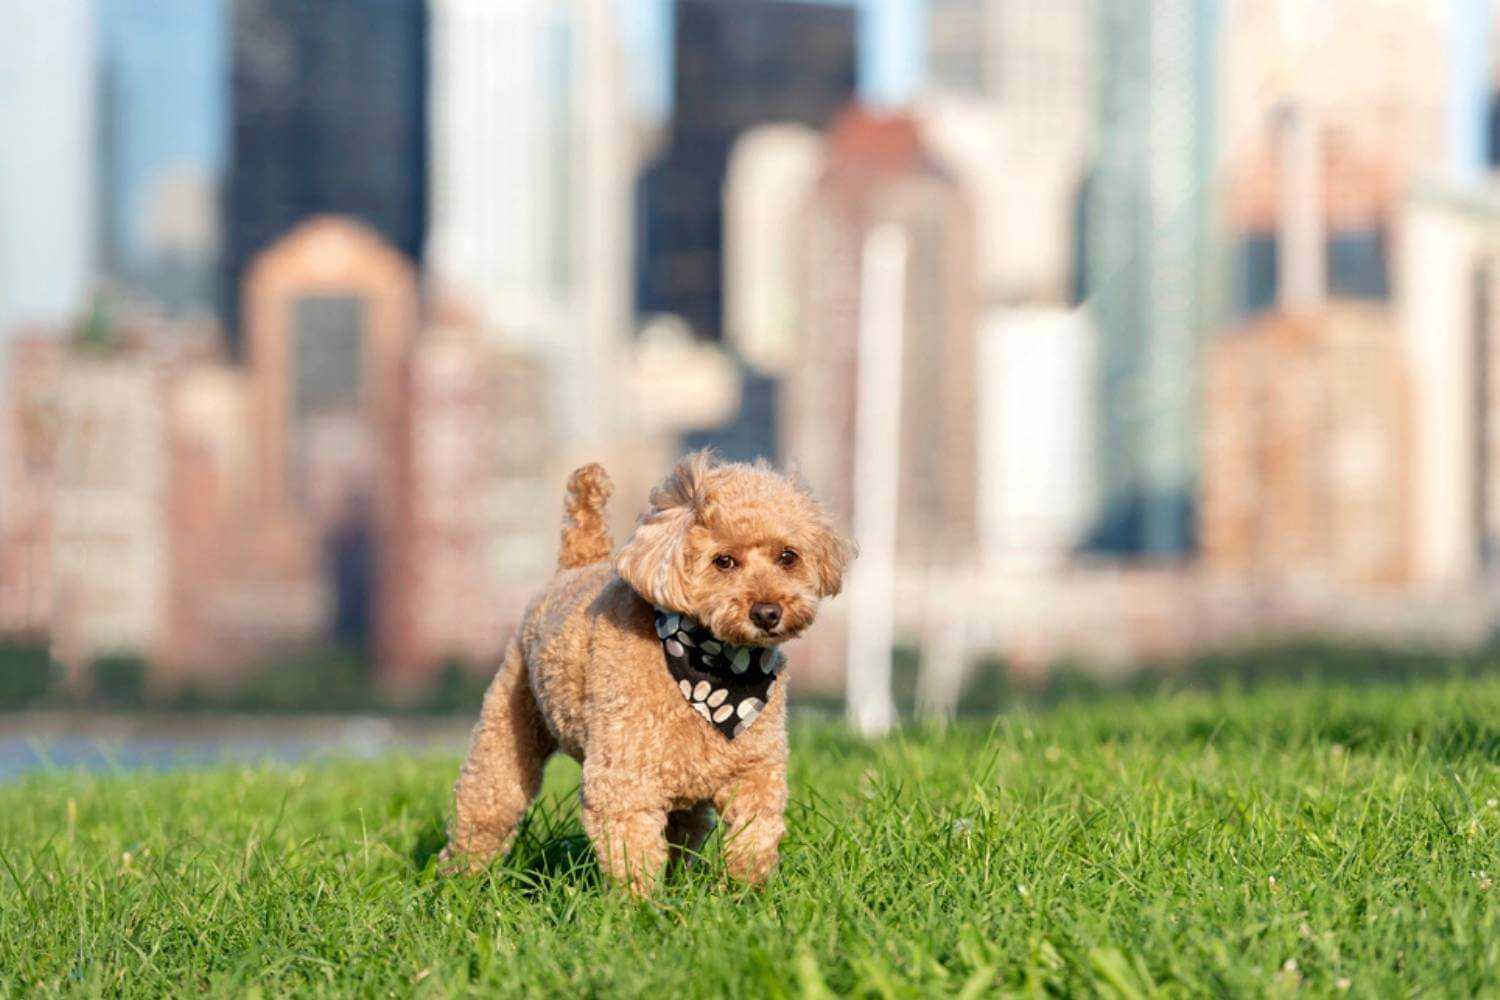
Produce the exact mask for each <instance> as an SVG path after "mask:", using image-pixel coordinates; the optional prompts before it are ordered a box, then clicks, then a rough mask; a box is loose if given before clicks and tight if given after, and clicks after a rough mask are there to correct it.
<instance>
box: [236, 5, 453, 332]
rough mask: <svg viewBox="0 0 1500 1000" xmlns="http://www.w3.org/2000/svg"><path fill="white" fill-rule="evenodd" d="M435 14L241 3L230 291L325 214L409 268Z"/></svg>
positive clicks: (421, 217)
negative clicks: (355, 226)
mask: <svg viewBox="0 0 1500 1000" xmlns="http://www.w3.org/2000/svg"><path fill="white" fill-rule="evenodd" d="M426 34H427V5H426V2H425V0H318V2H316V3H314V2H311V0H234V11H233V20H232V28H231V38H232V43H231V44H232V52H233V56H232V76H231V81H232V82H231V91H230V95H231V98H230V99H231V104H230V146H229V163H228V179H227V186H228V194H227V196H226V197H225V199H224V220H223V234H224V241H225V247H224V282H225V289H226V294H227V296H228V300H229V303H230V307H231V308H230V310H229V315H230V322H231V327H234V326H236V324H237V319H238V316H239V309H240V295H241V287H240V285H241V282H242V281H243V280H244V271H245V268H246V267H247V265H248V263H249V261H250V259H251V258H252V257H253V256H254V255H255V254H257V253H259V252H260V251H261V250H264V249H265V248H266V247H267V246H269V245H270V244H271V243H272V242H274V241H275V240H277V239H279V238H281V237H282V236H283V235H285V234H286V233H287V231H288V230H290V229H291V228H292V227H293V226H296V225H297V224H298V223H300V222H302V221H303V220H305V219H307V218H308V217H310V216H313V215H318V214H324V213H326V214H338V215H346V216H350V217H353V218H355V219H358V220H360V221H361V222H362V223H364V224H365V225H367V226H369V227H370V228H371V229H373V230H374V231H375V232H376V233H378V234H380V236H381V238H383V239H385V240H387V241H389V242H390V243H391V244H393V245H394V246H395V248H396V249H397V250H398V251H400V252H401V253H402V254H404V255H405V256H407V257H408V258H410V259H413V260H416V259H419V258H420V255H421V250H422V238H423V235H424V230H425V227H426V203H427V195H426V182H425V177H426V158H427V92H426V88H427V38H426Z"/></svg>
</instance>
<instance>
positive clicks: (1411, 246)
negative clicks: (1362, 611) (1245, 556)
mask: <svg viewBox="0 0 1500 1000" xmlns="http://www.w3.org/2000/svg"><path fill="white" fill-rule="evenodd" d="M1399 236H1400V241H1401V246H1402V248H1403V252H1402V254H1401V256H1400V269H1399V270H1398V272H1397V275H1396V295H1397V301H1398V304H1399V315H1400V324H1401V333H1402V339H1403V342H1404V344H1405V347H1406V351H1407V358H1408V361H1409V365H1410V372H1411V381H1412V444H1411V469H1410V477H1411V482H1412V492H1413V496H1412V508H1413V511H1412V516H1413V522H1412V528H1413V540H1412V546H1413V552H1412V562H1413V566H1412V571H1413V576H1414V578H1415V579H1416V580H1417V581H1418V582H1419V583H1425V584H1429V585H1435V586H1439V587H1442V586H1463V585H1466V584H1470V583H1472V582H1474V581H1476V580H1477V579H1479V577H1480V575H1481V574H1482V573H1483V574H1485V575H1488V573H1487V571H1492V570H1493V567H1494V566H1495V560H1496V558H1497V556H1500V380H1497V376H1500V188H1496V187H1495V185H1494V184H1493V183H1491V184H1490V185H1488V186H1486V187H1483V188H1475V189H1470V190H1463V191H1460V190H1456V189H1451V188H1440V187H1430V188H1424V189H1420V190H1419V191H1418V192H1417V193H1416V195H1415V196H1414V197H1413V199H1412V200H1411V202H1410V203H1409V204H1408V206H1407V208H1406V211H1405V213H1404V215H1403V217H1402V220H1401V231H1400V234H1399Z"/></svg>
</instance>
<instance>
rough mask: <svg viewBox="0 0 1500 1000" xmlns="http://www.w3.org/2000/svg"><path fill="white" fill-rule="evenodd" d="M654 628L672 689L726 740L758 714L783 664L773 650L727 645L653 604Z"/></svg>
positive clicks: (703, 629) (671, 612) (768, 698)
mask: <svg viewBox="0 0 1500 1000" xmlns="http://www.w3.org/2000/svg"><path fill="white" fill-rule="evenodd" d="M656 634H657V636H658V637H659V638H660V639H661V646H662V650H663V651H664V652H665V653H666V655H667V670H668V671H670V672H671V674H672V679H673V680H675V681H676V682H677V689H678V690H679V691H681V692H682V696H683V697H684V698H686V699H687V701H688V704H689V705H692V706H693V709H694V711H696V712H697V713H698V714H699V715H701V716H703V718H705V719H707V720H708V722H709V724H710V725H712V726H713V727H714V728H715V729H717V730H718V731H719V732H720V733H722V734H723V735H724V738H725V739H727V740H732V739H734V738H735V737H736V736H738V735H739V734H740V733H743V732H744V731H745V730H746V729H747V728H749V726H750V723H752V722H754V721H755V720H756V717H758V716H759V715H760V713H761V710H762V709H764V708H765V707H766V702H767V701H769V700H770V697H771V685H772V684H773V683H775V681H776V675H777V674H779V673H781V669H782V668H783V667H785V666H786V658H785V657H783V656H782V655H781V653H780V651H779V650H776V649H767V648H762V647H760V646H735V645H732V644H731V643H727V642H724V641H722V640H720V639H716V638H715V637H714V634H713V633H712V632H710V631H709V630H708V629H706V628H704V627H703V626H702V625H701V624H699V623H698V622H697V621H696V620H695V619H692V618H689V617H688V616H687V615H682V614H678V613H677V612H675V611H663V610H662V609H660V608H657V609H656Z"/></svg>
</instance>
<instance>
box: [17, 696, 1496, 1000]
mask: <svg viewBox="0 0 1500 1000" xmlns="http://www.w3.org/2000/svg"><path fill="white" fill-rule="evenodd" d="M793 746H794V751H795V760H794V765H793V774H792V781H793V787H794V803H793V806H792V809H791V814H790V818H789V824H788V825H789V833H788V837H787V840H786V842H785V845H784V852H783V861H782V866H781V868H780V870H779V872H778V874H777V875H776V876H775V878H774V881H773V882H772V883H771V884H770V885H769V886H768V887H767V888H765V889H764V890H763V891H760V892H749V891H743V890H739V889H736V888H733V887H731V886H729V885H727V884H726V883H725V882H724V879H723V876H722V872H721V869H720V866H719V863H718V848H717V846H716V845H711V847H710V849H709V851H708V852H707V856H706V858H705V860H704V862H703V863H702V864H700V865H699V866H698V867H696V868H694V869H692V870H689V871H687V872H684V873H679V874H678V875H676V876H675V877H673V878H672V879H671V880H670V881H669V883H668V884H667V886H666V887H665V889H664V891H662V893H661V894H660V897H659V898H658V899H657V900H655V901H654V902H652V903H648V904H642V903H636V902H633V901H631V900H630V899H628V898H625V897H624V896H623V895H621V894H620V893H619V892H616V891H613V890H611V889H610V888H608V887H607V886H604V885H602V884H601V883H600V880H599V875H598V871H597V868H596V867H595V864H594V861H593V858H592V855H591V853H590V851H589V849H588V847H587V845H586V843H585V841H584V840H583V838H582V836H581V833H580V830H579V826H578V821H577V818H576V814H575V807H574V804H573V803H574V788H575V786H576V781H577V771H576V768H573V767H572V766H571V765H567V766H556V765H555V766H554V768H553V770H552V771H551V772H549V776H548V786H547V791H546V792H545V794H544V797H543V800H542V802H541V804H540V806H539V808H538V809H537V811H536V812H535V814H534V815H533V817H532V819H531V821H530V822H529V823H528V825H527V826H526V827H525V829H524V831H523V835H522V837H521V839H520V841H519V844H518V848H517V850H516V851H515V853H514V854H513V855H512V857H511V858H510V859H509V860H508V861H507V862H505V863H504V864H503V865H499V866H497V867H496V868H495V869H494V870H493V871H492V872H491V873H490V874H489V875H487V876H484V877H478V878H466V879H456V880H448V879H443V878H440V877H438V876H436V875H435V874H434V871H433V868H432V863H431V862H432V858H433V854H434V852H435V850H436V849H437V848H438V847H439V846H440V842H441V831H442V825H443V823H444V820H445V817H446V814H447V810H448V808H449V796H448V788H449V785H450V784H451V781H452V778H453V776H454V771H455V768H456V765H457V761H456V760H455V759H452V758H446V757H445V758H438V759H424V758H412V757H396V758H392V759H382V760H379V761H373V762H371V761H366V762H341V763H324V764H318V765H310V766H303V767H277V766H269V765H267V766H263V767H253V768H244V767H227V768H223V769H217V770H210V771H197V772H186V771H185V772H177V773H170V774H150V775H147V774H121V775H94V776H88V775H72V774H57V773H52V774H40V775H34V776H31V777H28V778H26V779H24V780H22V781H20V782H15V783H11V784H9V785H6V786H0V992H5V993H9V994H16V995H19V994H36V993H40V994H50V993H66V994H75V993H81V994H101V993H103V994H115V993H129V994H156V995H161V994H167V995H182V994H183V993H184V992H185V991H188V990H194V991H201V990H206V991H208V992H212V993H242V992H246V991H250V990H260V991H262V992H263V995H266V996H280V995H284V994H289V993H340V994H345V993H355V994H359V995H376V994H395V995H409V994H417V995H446V994H455V993H457V994H462V993H483V994H489V995H495V994H503V995H509V994H514V993H523V992H524V993H531V994H540V995H568V996H585V995H599V994H625V995H649V996H663V997H671V996H680V995H729V996H777V995H789V996H797V995H801V996H826V995H828V994H829V993H830V992H831V993H837V994H850V993H852V994H860V995H866V996H897V997H899V996H915V995H922V996H926V995H934V994H940V995H962V996H977V995H990V994H996V993H1002V992H1009V991H1016V992H1028V993H1052V994H1069V995H1094V994H1102V995H1119V996H1140V995H1150V994H1152V993H1154V992H1162V993H1166V994H1176V995H1184V994H1196V995H1201V994H1205V993H1211V994H1226V993H1227V994H1236V995H1262V994H1282V993H1292V992H1298V991H1301V992H1310V993H1313V994H1336V995H1339V994H1341V991H1342V990H1345V989H1347V990H1348V991H1349V995H1365V996H1372V995H1384V996H1389V995H1395V994H1407V993H1423V994H1428V995H1433V994H1436V995H1454V996H1459V995H1474V994H1484V993H1488V994H1491V995H1494V994H1496V993H1500V920H1497V907H1496V905H1495V897H1496V895H1497V893H1500V888H1493V887H1492V880H1496V879H1500V871H1497V869H1500V857H1497V854H1500V850H1497V849H1500V808H1497V803H1496V799H1497V797H1500V680H1496V679H1493V678H1491V679H1478V680H1474V679H1469V680H1451V681H1424V682H1421V683H1419V684H1412V685H1385V686H1380V687H1373V688H1364V689H1359V688H1352V687H1344V686H1320V685H1316V684H1312V685H1301V686H1279V687H1273V688H1270V689H1266V690H1261V691H1257V692H1254V693H1250V694H1240V695H1235V694H1231V693H1220V694H1214V695H1210V694H1201V693H1200V694H1176V695H1171V694H1162V695H1156V696H1153V697H1150V698H1142V699H1127V698H1118V699H1113V700H1101V701H1090V702H1088V703H1072V704H1065V705H1063V706H1061V707H1059V708H1056V709H1053V710H1048V711H1045V712H1034V711H1027V710H1022V709H1016V710H1013V711H1011V712H1010V713H1008V714H1005V715H1002V716H1001V717H1000V718H999V719H998V720H997V721H996V722H995V723H994V724H993V726H989V725H985V726H979V725H963V726H959V727H956V728H954V729H950V730H949V731H948V732H947V733H936V732H929V731H910V730H909V731H907V732H906V733H904V734H902V735H899V736H896V737H893V738H891V739H888V740H885V741H883V742H880V743H877V744H874V745H867V744H863V743H861V742H859V741H857V740H855V739H853V738H851V737H849V736H847V735H845V734H844V733H843V732H842V731H841V730H840V729H838V728H837V727H835V726H833V725H831V724H828V723H817V722H810V721H809V722H804V723H801V724H799V725H798V726H797V727H795V731H794V733H793Z"/></svg>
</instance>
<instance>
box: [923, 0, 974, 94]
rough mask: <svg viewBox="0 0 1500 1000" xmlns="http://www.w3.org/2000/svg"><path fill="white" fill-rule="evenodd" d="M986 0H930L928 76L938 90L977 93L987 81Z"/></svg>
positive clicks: (928, 6)
mask: <svg viewBox="0 0 1500 1000" xmlns="http://www.w3.org/2000/svg"><path fill="white" fill-rule="evenodd" d="M986 6H987V5H986V3H985V0H929V3H928V5H927V76H928V79H929V81H930V82H931V84H932V85H933V86H934V87H936V88H938V89H939V90H943V91H948V92H952V93H960V94H972V95H978V94H982V93H984V92H985V91H986V89H987V88H988V84H989V66H988V62H989V60H988V58H987V56H988V54H989V52H988V42H989V37H988V36H989V33H988V32H987V31H986V30H985V28H986V21H987V20H988V15H989V12H988V11H987V10H986Z"/></svg>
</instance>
